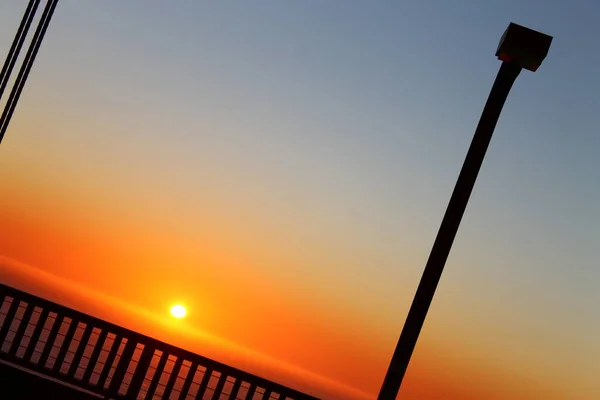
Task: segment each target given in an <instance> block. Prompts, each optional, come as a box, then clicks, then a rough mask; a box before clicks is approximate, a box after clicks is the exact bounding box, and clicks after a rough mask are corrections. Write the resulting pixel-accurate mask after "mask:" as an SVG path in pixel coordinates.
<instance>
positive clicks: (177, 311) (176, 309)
mask: <svg viewBox="0 0 600 400" xmlns="http://www.w3.org/2000/svg"><path fill="white" fill-rule="evenodd" d="M186 314H187V310H186V309H185V307H184V306H182V305H181V304H175V305H174V306H173V307H171V315H172V316H174V317H175V318H179V319H181V318H183V317H185V316H186Z"/></svg>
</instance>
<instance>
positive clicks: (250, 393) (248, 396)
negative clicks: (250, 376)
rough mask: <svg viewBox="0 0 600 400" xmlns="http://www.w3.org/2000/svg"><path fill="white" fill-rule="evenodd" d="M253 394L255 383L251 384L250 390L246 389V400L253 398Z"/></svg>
mask: <svg viewBox="0 0 600 400" xmlns="http://www.w3.org/2000/svg"><path fill="white" fill-rule="evenodd" d="M255 392H256V383H251V384H250V389H248V393H246V400H252V398H254V393H255Z"/></svg>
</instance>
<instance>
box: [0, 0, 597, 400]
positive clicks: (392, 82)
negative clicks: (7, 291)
mask: <svg viewBox="0 0 600 400" xmlns="http://www.w3.org/2000/svg"><path fill="white" fill-rule="evenodd" d="M25 5H26V2H25V1H23V0H3V1H2V2H1V4H0V50H1V51H7V50H8V48H9V46H10V42H11V41H12V38H13V36H14V32H15V31H16V28H17V26H18V23H19V21H20V18H21V15H22V13H23V11H24V8H25ZM142 5H143V6H142ZM598 15H600V3H598V2H597V1H594V0H572V1H568V2H567V1H550V0H537V1H533V0H530V1H526V0H519V1H517V0H507V1H503V2H490V1H477V0H471V1H466V0H461V1H458V0H456V1H442V0H439V1H428V0H420V1H409V2H390V1H380V2H366V1H365V2H357V1H333V0H331V1H327V2H319V1H308V0H307V1H296V2H292V1H267V0H263V1H254V2H216V1H215V2H208V1H207V2H202V1H191V0H188V1H159V0H145V1H143V2H142V1H136V2H134V1H122V0H103V1H79V0H61V1H60V4H59V5H58V7H57V10H56V13H55V16H54V18H53V20H52V23H51V26H50V29H49V30H48V34H47V35H46V38H45V41H44V43H43V46H42V48H41V50H40V52H39V54H38V58H37V61H36V64H35V66H34V68H33V70H32V73H31V76H30V78H29V80H28V83H27V87H26V88H25V91H24V93H23V95H22V97H21V101H20V103H19V106H18V108H17V111H16V113H15V115H14V117H13V120H12V123H11V126H10V128H9V130H8V132H7V135H6V137H5V139H4V141H3V143H2V146H1V147H0V193H1V195H0V207H1V208H0V224H1V226H2V228H1V229H0V254H1V255H3V256H5V257H8V258H9V259H11V260H15V261H18V262H20V263H24V264H27V265H30V266H33V267H35V268H39V269H43V270H45V271H47V272H49V273H51V274H52V275H54V276H57V277H60V279H67V280H68V281H70V282H72V283H74V284H77V285H82V286H84V287H88V288H90V289H93V290H95V291H97V292H99V293H102V294H104V295H108V296H111V298H116V299H119V301H120V302H121V303H122V304H129V305H130V306H132V307H138V308H143V309H146V310H150V312H151V313H155V314H156V315H162V314H164V313H165V312H166V310H168V307H169V306H170V305H171V304H172V302H173V301H184V302H186V303H187V304H188V305H189V307H190V316H189V318H188V321H187V323H188V324H189V325H191V326H192V327H194V329H195V328H197V329H202V330H205V331H208V332H211V334H214V335H216V336H218V337H221V338H223V339H226V340H229V341H232V342H235V343H237V344H239V345H240V346H243V347H244V348H249V349H252V350H253V351H256V352H258V353H261V354H265V355H268V356H269V357H273V358H276V359H278V360H281V361H282V362H284V363H287V364H290V365H294V366H297V367H299V368H301V369H303V370H307V371H310V372H311V373H313V374H315V375H318V376H322V377H324V378H327V379H330V380H332V381H336V382H339V383H340V384H341V385H347V386H352V387H354V388H356V389H358V390H360V391H362V392H364V393H366V394H367V395H368V396H371V397H372V396H374V395H375V394H376V393H377V391H378V389H379V386H380V384H381V380H382V379H383V375H384V374H385V370H386V368H387V363H388V362H389V358H390V356H391V353H392V351H393V348H394V346H395V342H396V340H397V338H398V335H399V333H400V331H401V328H402V325H403V323H404V318H405V316H406V312H407V311H408V307H409V305H410V302H411V300H412V296H413V294H414V291H415V289H416V286H417V284H418V280H419V278H420V275H421V273H422V270H423V267H424V264H425V261H426V259H427V256H428V253H429V250H430V248H431V245H432V243H433V239H434V237H435V234H436V232H437V229H438V227H439V223H440V221H441V217H442V215H443V212H444V210H445V207H446V205H447V201H448V198H449V195H450V193H451V191H452V188H453V185H454V182H455V180H456V177H457V175H458V172H459V169H460V166H461V163H462V161H463V159H464V156H465V154H466V150H467V147H468V145H469V142H470V140H471V137H472V135H473V131H474V128H475V126H476V124H477V120H478V118H479V115H480V113H481V110H482V107H483V104H484V102H485V99H486V97H487V94H488V92H489V89H490V88H491V85H492V82H493V79H494V76H495V74H496V71H497V69H498V67H499V62H498V61H497V60H496V59H495V57H494V52H495V49H496V46H497V44H498V41H499V38H500V36H501V34H502V32H503V31H504V29H505V28H506V26H507V24H508V23H509V22H511V21H513V22H516V23H519V24H522V25H526V26H528V27H531V28H533V29H536V30H540V31H542V32H545V33H548V34H551V35H553V36H554V41H553V44H552V48H551V50H550V54H549V56H548V58H547V59H546V61H545V63H544V64H543V65H542V66H541V67H540V69H539V70H538V71H537V72H536V73H531V72H528V71H524V72H523V73H522V74H521V76H520V77H519V78H518V80H517V82H516V84H515V87H514V89H513V91H512V92H511V95H510V96H509V99H508V102H507V104H506V106H505V108H504V111H503V114H502V117H501V119H500V122H499V124H498V126H497V129H496V133H495V137H494V139H493V141H492V144H491V146H490V149H489V151H488V155H487V158H486V161H485V163H484V166H483V168H482V171H481V173H480V175H479V181H478V182H477V185H476V188H475V190H474V193H473V196H472V197H471V201H470V203H469V207H468V209H467V212H466V214H465V218H464V219H463V222H462V226H461V229H460V231H459V234H458V236H457V239H456V241H455V245H454V247H453V250H452V253H451V255H450V258H449V260H448V263H447V265H446V270H445V273H444V275H443V277H442V281H441V284H440V286H439V289H438V291H437V294H436V297H435V300H434V303H433V306H432V308H431V310H430V313H429V316H428V319H427V322H426V325H425V327H424V330H423V332H422V335H421V339H420V341H419V344H418V346H417V349H416V351H415V354H414V358H413V363H412V364H411V367H410V368H409V372H408V376H407V379H406V387H405V388H404V389H403V390H404V391H405V392H404V393H405V394H406V398H415V399H427V398H432V399H436V398H448V399H449V398H457V399H459V398H460V399H467V398H485V399H488V398H489V399H492V398H503V399H506V398H515V399H516V398H518V399H525V398H532V399H596V398H598V396H599V393H600V383H598V381H597V377H598V374H599V373H600V340H599V339H598V338H600V307H599V305H600V291H599V290H598V282H600V268H598V266H599V264H600V263H599V261H598V260H600V246H599V245H600V212H599V211H598V210H599V205H600V161H599V160H600V157H598V156H597V154H598V153H599V152H600V135H599V133H600V118H599V116H598V115H599V113H598V106H599V105H600V103H599V102H598V93H600V74H598V69H599V67H600V45H599V44H598V38H600V25H599V24H598V23H597V19H598V18H597V17H598ZM2 49H4V50H2ZM15 75H16V74H15ZM2 268H8V267H2ZM6 271H8V269H5V272H6ZM0 272H1V270H0ZM0 279H2V276H0ZM22 281H23V282H22V284H23V285H25V286H26V284H27V282H26V280H22ZM98 301H100V300H98ZM121 303H119V304H121ZM72 305H74V304H72ZM115 313H117V311H115ZM115 315H116V314H115ZM109 317H110V316H109ZM107 318H108V317H107ZM115 318H116V317H115ZM140 329H141V328H140ZM148 329H150V330H151V328H146V330H148ZM272 378H273V379H276V378H277V377H276V376H272ZM319 390H321V389H318V388H316V387H315V389H314V393H323V392H319ZM340 396H342V395H340ZM411 396H412V397H411Z"/></svg>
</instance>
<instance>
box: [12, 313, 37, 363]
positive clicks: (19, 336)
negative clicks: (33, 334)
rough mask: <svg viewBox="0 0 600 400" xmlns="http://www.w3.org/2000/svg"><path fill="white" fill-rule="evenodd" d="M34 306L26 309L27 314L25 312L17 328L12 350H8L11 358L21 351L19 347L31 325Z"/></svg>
mask: <svg viewBox="0 0 600 400" xmlns="http://www.w3.org/2000/svg"><path fill="white" fill-rule="evenodd" d="M33 308H34V306H33V304H31V303H28V304H27V308H25V312H23V317H22V318H21V323H20V324H19V327H18V328H17V332H16V333H15V336H14V337H13V340H12V344H11V345H10V349H8V355H9V357H15V356H16V354H17V350H19V346H20V344H21V340H23V336H25V331H26V330H27V326H28V325H29V320H30V319H31V316H32V315H33Z"/></svg>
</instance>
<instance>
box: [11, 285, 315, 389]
mask: <svg viewBox="0 0 600 400" xmlns="http://www.w3.org/2000/svg"><path fill="white" fill-rule="evenodd" d="M0 360H4V361H7V362H9V363H13V364H16V365H19V366H21V367H24V368H27V369H29V370H32V371H34V372H37V373H40V374H43V375H46V376H48V377H50V378H53V379H55V380H59V381H62V382H64V383H67V384H70V385H75V386H77V387H80V388H82V389H85V390H88V391H91V392H93V393H97V394H98V395H101V396H102V397H104V398H110V399H136V400H138V399H139V400H142V399H163V400H167V399H168V400H180V399H181V400H183V399H202V400H209V399H210V400H224V399H235V400H258V399H261V400H316V398H315V397H312V396H309V395H306V394H304V393H301V392H298V391H296V390H294V389H291V388H289V387H285V386H283V385H280V384H277V383H275V382H272V381H269V380H267V379H263V378H260V377H258V376H255V375H252V374H250V373H247V372H244V371H241V370H239V369H236V368H232V367H230V366H228V365H225V364H222V363H219V362H217V361H214V360H211V359H208V358H206V357H202V356H200V355H198V354H195V353H192V352H189V351H186V350H184V349H181V348H178V347H175V346H172V345H169V344H167V343H165V342H161V341H159V340H156V339H153V338H151V337H148V336H145V335H142V334H139V333H137V332H134V331H131V330H128V329H125V328H123V327H120V326H117V325H114V324H111V323H109V322H106V321H103V320H100V319H98V318H94V317H92V316H90V315H87V314H84V313H81V312H78V311H76V310H73V309H70V308H67V307H65V306H61V305H60V304H57V303H53V302H51V301H48V300H45V299H42V298H40V297H37V296H34V295H31V294H29V293H26V292H23V291H20V290H17V289H15V288H12V287H9V286H6V285H3V284H0Z"/></svg>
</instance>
